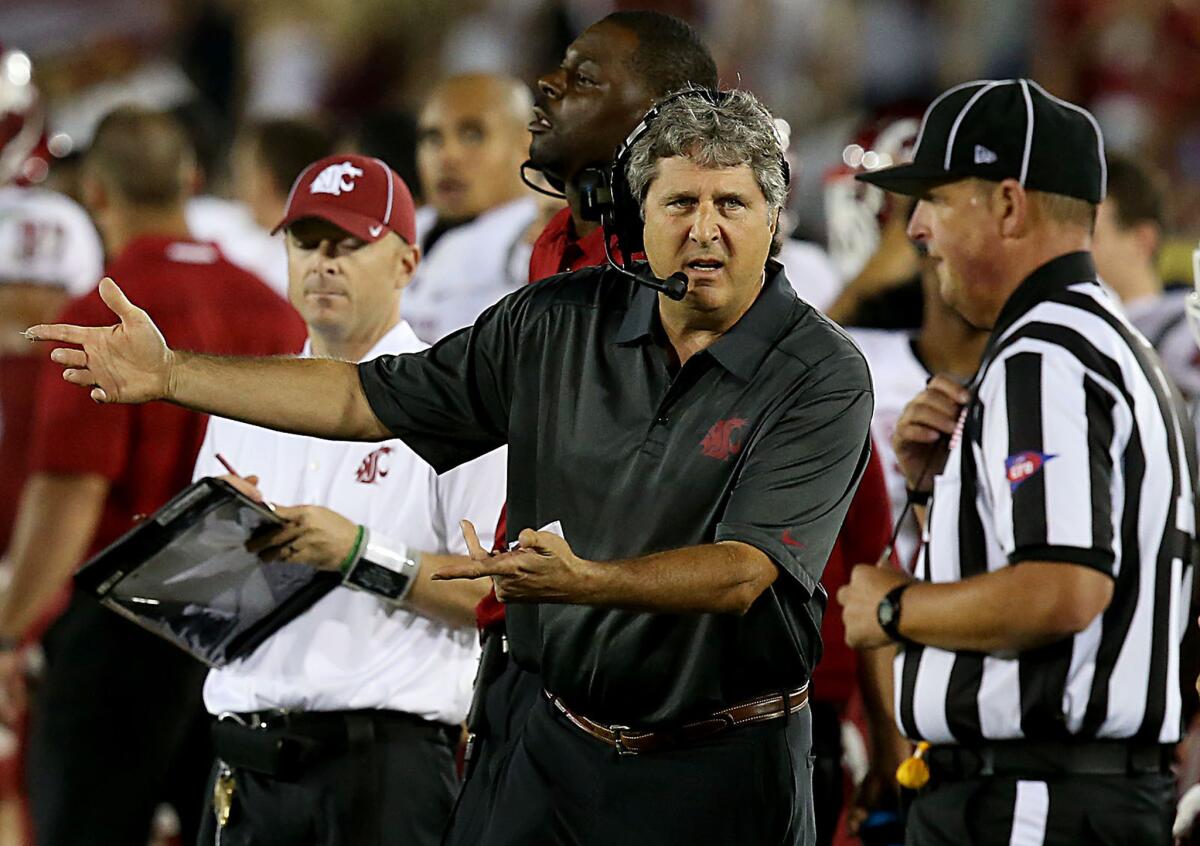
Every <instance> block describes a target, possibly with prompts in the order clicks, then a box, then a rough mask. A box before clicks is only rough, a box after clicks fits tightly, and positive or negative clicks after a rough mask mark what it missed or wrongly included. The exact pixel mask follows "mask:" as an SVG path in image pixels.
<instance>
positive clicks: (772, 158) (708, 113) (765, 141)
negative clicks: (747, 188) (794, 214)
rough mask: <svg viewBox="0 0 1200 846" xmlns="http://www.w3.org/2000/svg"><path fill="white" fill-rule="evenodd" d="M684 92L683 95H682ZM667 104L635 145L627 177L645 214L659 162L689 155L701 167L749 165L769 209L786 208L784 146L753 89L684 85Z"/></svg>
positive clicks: (630, 188) (627, 167) (631, 189)
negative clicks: (715, 92)
mask: <svg viewBox="0 0 1200 846" xmlns="http://www.w3.org/2000/svg"><path fill="white" fill-rule="evenodd" d="M680 94H682V96H680ZM671 96H672V97H674V98H675V99H673V100H671V102H669V103H667V104H666V105H664V106H663V107H662V111H660V112H659V113H658V115H657V116H656V117H655V118H654V120H653V121H652V122H651V124H650V127H649V128H648V129H647V130H646V132H645V134H644V135H642V137H641V138H639V139H638V140H637V141H636V142H635V143H634V145H633V150H632V151H631V153H630V156H629V163H628V165H626V168H625V177H626V179H627V180H628V182H629V190H630V192H631V193H632V194H633V197H634V199H636V200H637V203H638V206H639V208H641V209H642V217H643V218H644V217H645V203H646V192H647V191H648V190H649V189H650V183H651V182H653V181H654V177H655V176H657V174H658V160H659V159H666V158H671V157H674V156H686V157H687V158H689V159H691V160H692V161H693V162H695V163H696V164H698V165H700V166H701V167H738V166H739V165H749V166H750V169H751V170H753V171H754V179H755V181H756V182H758V187H759V189H760V190H761V191H762V193H763V196H764V197H766V200H767V208H768V211H770V212H776V211H778V210H779V209H781V208H783V204H784V201H785V200H786V199H787V180H786V179H785V178H784V174H783V146H782V143H781V140H780V137H779V133H778V130H777V129H776V128H775V123H774V121H773V120H772V118H771V114H770V113H769V112H768V111H767V110H766V107H765V106H763V104H762V103H761V102H759V100H758V98H757V97H755V96H754V95H753V94H751V93H750V92H749V91H741V90H738V89H733V90H730V91H722V92H720V94H719V95H718V96H717V97H716V98H714V97H713V96H712V94H711V92H709V91H707V90H705V89H684V90H683V92H677V94H674V95H671Z"/></svg>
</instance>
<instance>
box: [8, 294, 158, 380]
mask: <svg viewBox="0 0 1200 846" xmlns="http://www.w3.org/2000/svg"><path fill="white" fill-rule="evenodd" d="M100 298H101V299H102V300H104V304H105V305H107V306H108V307H109V308H110V309H112V311H113V313H114V314H115V315H116V316H117V318H118V320H119V322H118V323H117V324H116V325H115V326H72V325H70V324H65V323H57V324H49V325H44V326H33V327H31V328H30V329H29V330H28V332H27V335H28V337H30V338H32V339H34V340H38V341H62V342H64V343H67V344H73V345H75V346H76V347H79V349H70V348H65V347H59V348H57V349H55V350H54V351H53V352H52V353H51V354H50V358H51V359H53V360H54V361H55V362H57V363H58V364H61V365H63V366H64V368H65V369H64V370H63V378H64V379H65V380H67V381H68V382H71V383H73V384H76V385H82V386H83V387H88V388H91V389H92V399H94V400H95V401H96V402H119V403H140V402H148V401H150V400H154V399H162V398H163V397H166V396H167V395H168V392H169V387H170V375H171V365H172V362H173V359H174V356H173V354H172V353H171V350H170V349H169V348H168V347H167V342H166V341H165V340H164V339H163V336H162V333H161V332H159V331H158V327H157V326H155V325H154V322H153V321H152V320H151V319H150V316H149V315H148V314H146V312H144V311H142V310H141V309H140V308H138V307H137V306H135V305H134V304H133V303H131V302H130V301H129V300H128V298H126V296H125V294H124V293H123V292H122V291H121V289H120V288H118V287H117V283H115V282H113V281H112V280H111V279H108V278H105V279H103V280H101V282H100Z"/></svg>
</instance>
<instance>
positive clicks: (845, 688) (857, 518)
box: [812, 449, 897, 706]
mask: <svg viewBox="0 0 1200 846" xmlns="http://www.w3.org/2000/svg"><path fill="white" fill-rule="evenodd" d="M891 533H892V509H891V505H890V502H889V500H888V493H887V482H886V481H885V480H884V475H883V465H882V464H880V462H879V451H878V450H875V449H872V450H871V460H870V461H869V462H867V468H866V470H864V471H863V477H862V481H861V482H859V484H858V490H857V491H855V492H854V499H852V500H851V501H850V509H849V510H848V511H847V512H846V521H845V522H844V523H842V529H841V531H840V532H838V536H837V540H835V541H834V543H833V550H832V551H831V552H830V553H829V562H828V563H827V564H826V565H825V572H824V573H822V574H821V584H822V585H823V586H824V588H825V591H826V593H828V594H829V607H828V608H826V609H825V617H824V619H823V620H822V621H821V644H822V646H823V647H824V654H822V656H821V660H820V662H818V663H817V666H816V668H814V670H813V677H812V696H813V698H814V699H816V700H819V701H821V702H832V703H834V704H837V705H839V706H840V705H845V703H846V702H847V701H849V699H850V697H851V696H852V695H853V694H854V691H855V690H857V689H858V653H856V652H855V651H854V650H853V649H851V648H850V647H849V646H847V645H846V627H845V625H844V624H843V623H842V607H841V606H840V605H838V604H837V600H835V599H834V597H835V596H837V592H838V589H839V588H840V587H841V586H842V585H844V584H846V583H847V582H848V581H850V570H851V569H852V568H853V567H854V566H855V565H856V564H874V563H875V562H876V561H878V560H879V556H880V555H882V554H883V551H884V549H886V548H887V543H888V540H889V539H890V538H891ZM892 566H893V567H895V566H897V564H896V556H895V554H893V555H892Z"/></svg>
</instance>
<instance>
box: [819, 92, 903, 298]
mask: <svg viewBox="0 0 1200 846" xmlns="http://www.w3.org/2000/svg"><path fill="white" fill-rule="evenodd" d="M920 127H921V111H919V110H914V109H910V108H908V107H903V108H897V109H891V110H888V111H886V112H883V113H877V114H876V115H874V116H873V117H872V118H870V119H869V120H868V121H867V122H866V123H865V124H864V125H863V126H862V127H861V128H860V129H859V131H858V132H857V133H856V134H855V136H854V140H853V141H852V142H851V143H850V144H848V145H847V146H846V147H845V149H843V150H842V161H841V163H840V164H838V165H837V166H836V167H833V168H830V169H829V171H827V172H826V174H825V220H826V232H827V234H828V241H829V257H830V259H832V261H833V264H834V266H835V267H836V268H837V271H838V273H839V274H841V276H842V278H843V279H844V280H847V281H849V280H850V279H853V278H854V277H855V276H857V275H858V274H859V272H860V271H862V269H863V266H864V265H866V263H867V260H868V259H869V258H870V257H871V256H872V255H874V253H875V250H876V249H877V248H878V247H879V240H880V237H881V233H882V231H883V225H884V223H885V222H886V221H887V219H888V216H889V215H890V214H891V212H892V209H893V208H894V199H893V198H890V197H889V196H888V195H887V194H886V193H885V192H884V191H883V190H882V189H880V188H877V187H875V186H874V185H868V184H867V183H865V182H859V181H858V180H857V179H855V178H854V175H855V174H857V173H865V172H867V171H869V170H875V169H876V168H881V167H888V166H889V165H893V164H900V163H903V162H907V161H909V160H910V159H911V158H912V151H913V147H914V146H915V144H916V141H917V133H918V132H919V131H920Z"/></svg>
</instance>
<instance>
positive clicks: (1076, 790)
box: [838, 79, 1196, 846]
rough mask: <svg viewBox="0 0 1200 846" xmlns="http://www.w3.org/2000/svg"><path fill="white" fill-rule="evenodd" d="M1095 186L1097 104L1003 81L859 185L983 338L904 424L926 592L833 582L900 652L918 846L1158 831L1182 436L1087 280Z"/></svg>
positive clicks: (1186, 514)
mask: <svg viewBox="0 0 1200 846" xmlns="http://www.w3.org/2000/svg"><path fill="white" fill-rule="evenodd" d="M1107 176H1108V174H1107V164H1106V160H1105V157H1104V142H1103V139H1102V137H1101V134H1100V128H1099V126H1098V124H1097V123H1096V120H1095V118H1093V117H1092V115H1091V114H1089V113H1088V112H1087V111H1086V110H1084V109H1082V108H1080V107H1079V106H1076V105H1074V104H1072V103H1068V102H1065V101H1063V100H1060V99H1058V98H1056V97H1054V96H1053V95H1051V94H1049V93H1048V92H1047V91H1046V90H1045V89H1043V88H1042V87H1041V86H1039V85H1038V84H1037V83H1036V82H1034V81H1032V80H1028V79H1004V80H980V81H976V82H970V83H966V84H963V85H959V86H956V87H954V88H951V89H950V90H949V91H947V92H945V93H944V94H943V95H942V96H940V97H939V98H938V99H937V100H935V101H934V102H933V104H932V105H931V106H930V107H929V110H928V111H927V112H926V113H925V118H924V121H923V122H922V127H921V132H920V134H919V136H918V139H917V145H916V149H915V151H914V154H913V161H912V163H910V164H904V165H897V166H894V167H885V168H882V169H878V170H875V171H872V172H869V173H866V174H863V175H861V176H860V177H859V178H860V179H863V180H864V181H867V182H870V183H873V184H875V185H878V186H880V187H881V188H884V189H885V190H888V191H892V192H895V193H900V194H906V195H909V196H913V197H915V198H916V200H917V202H916V207H915V209H914V211H913V215H912V218H911V220H910V222H909V225H908V233H909V236H910V237H911V238H913V239H914V240H917V241H919V242H921V243H923V244H924V245H925V246H926V247H927V248H928V254H929V258H930V260H931V261H933V262H934V263H935V266H936V271H937V274H938V278H939V282H940V290H941V294H942V296H943V299H945V301H946V302H947V303H948V304H949V305H950V306H951V307H952V308H954V309H955V310H956V311H957V312H958V313H959V314H960V315H961V316H962V317H963V319H965V320H966V321H967V322H968V323H969V324H971V325H972V326H975V327H977V328H979V329H984V330H987V331H989V332H990V337H989V338H988V343H987V347H986V348H985V351H984V355H983V362H982V364H981V365H980V368H979V371H978V373H977V374H976V376H975V378H974V379H973V380H972V382H971V384H970V385H969V386H967V387H963V386H962V385H960V384H959V383H958V382H956V381H953V380H952V379H949V378H947V377H946V376H945V375H937V376H934V377H933V378H932V379H931V380H930V381H929V384H928V385H927V387H926V388H925V390H924V391H922V392H921V393H920V394H918V395H917V397H916V398H915V399H913V400H912V401H911V402H910V403H909V404H908V405H907V406H906V408H905V409H904V411H903V413H902V414H901V416H900V419H899V421H898V423H897V425H896V431H895V436H894V437H893V444H894V446H895V451H896V460H897V463H898V464H899V466H900V470H901V472H902V473H903V475H904V476H905V480H906V483H907V487H908V490H909V500H910V501H913V502H916V503H918V504H919V506H920V508H921V509H923V510H922V519H923V521H924V522H925V531H924V536H925V538H926V539H927V541H926V546H925V548H924V550H923V552H922V554H921V556H920V557H919V559H918V562H917V565H916V570H915V574H914V576H915V578H910V577H909V576H908V575H905V574H900V573H897V572H894V571H888V570H885V569H881V568H878V567H868V566H860V567H858V568H856V569H855V570H854V572H853V574H852V575H851V581H850V584H849V585H848V586H847V587H844V588H842V589H841V591H839V593H838V600H839V601H840V602H841V603H842V605H843V607H844V619H845V622H846V637H847V640H848V642H849V643H850V644H851V645H853V646H858V647H862V648H871V647H879V646H884V645H887V644H890V643H896V644H899V646H900V649H899V657H898V658H897V659H896V672H895V678H896V684H897V688H898V690H897V692H896V696H895V703H896V720H897V723H898V724H899V726H900V730H901V732H902V733H903V734H905V735H906V736H907V737H909V738H911V739H913V740H920V741H924V742H925V743H927V744H929V745H930V746H929V748H928V749H927V750H926V751H925V752H924V753H923V758H924V761H925V763H927V764H928V771H927V772H926V773H925V774H923V775H922V774H921V773H920V771H919V770H917V771H916V775H917V776H918V777H916V778H913V779H912V780H911V783H910V784H909V786H911V787H915V788H920V792H919V793H918V794H917V796H916V798H915V800H914V801H913V802H912V804H911V806H910V808H909V815H908V830H907V839H906V842H907V843H909V844H916V846H928V844H951V843H992V842H996V843H1039V844H1041V843H1044V844H1063V846H1066V844H1071V846H1075V844H1084V843H1087V844H1092V843H1167V842H1170V837H1171V832H1170V819H1171V817H1170V809H1171V807H1172V805H1173V803H1174V790H1173V784H1172V777H1171V772H1170V764H1171V761H1172V758H1173V745H1174V744H1175V743H1176V742H1177V741H1178V740H1179V734H1180V714H1181V695H1180V685H1179V678H1178V672H1177V669H1178V666H1179V661H1180V656H1179V642H1180V639H1181V637H1182V635H1183V632H1184V627H1185V626H1186V625H1187V624H1188V620H1187V617H1188V615H1187V614H1186V613H1184V612H1185V609H1186V608H1187V602H1188V593H1189V591H1188V590H1187V589H1186V586H1187V585H1188V584H1189V583H1190V580H1191V579H1192V576H1193V574H1192V573H1191V566H1192V562H1193V560H1194V555H1195V551H1196V545H1195V511H1194V508H1195V490H1194V488H1195V478H1196V461H1195V455H1194V451H1193V449H1192V445H1193V443H1194V433H1193V431H1192V424H1191V421H1190V419H1189V417H1188V414H1187V410H1186V408H1185V407H1184V406H1183V403H1182V400H1181V398H1180V397H1179V394H1178V391H1177V390H1175V389H1174V387H1173V386H1171V384H1170V380H1169V378H1168V377H1167V376H1166V375H1165V373H1164V371H1163V368H1162V362H1161V361H1160V360H1159V359H1158V357H1157V356H1156V355H1155V354H1154V352H1153V350H1152V349H1151V348H1150V345H1149V344H1148V343H1147V341H1146V340H1145V338H1144V337H1142V336H1141V335H1140V334H1138V332H1137V330H1135V329H1134V328H1133V327H1132V326H1131V325H1130V324H1129V323H1128V322H1127V321H1126V320H1125V319H1124V317H1123V316H1121V314H1120V313H1119V310H1118V307H1117V306H1116V304H1115V303H1114V301H1113V300H1112V299H1111V298H1110V297H1109V295H1108V294H1107V292H1106V291H1105V290H1104V289H1103V288H1102V287H1101V286H1100V285H1099V284H1098V282H1097V277H1096V269H1095V266H1094V264H1093V262H1092V256H1091V247H1092V233H1093V230H1094V226H1095V221H1096V206H1097V204H1098V203H1099V202H1101V201H1102V200H1103V199H1104V196H1105V191H1106V187H1107V185H1106V183H1107ZM935 476H936V480H935V478H934V477H935ZM925 509H927V510H925Z"/></svg>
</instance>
